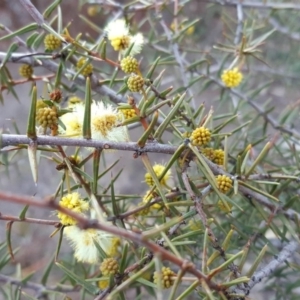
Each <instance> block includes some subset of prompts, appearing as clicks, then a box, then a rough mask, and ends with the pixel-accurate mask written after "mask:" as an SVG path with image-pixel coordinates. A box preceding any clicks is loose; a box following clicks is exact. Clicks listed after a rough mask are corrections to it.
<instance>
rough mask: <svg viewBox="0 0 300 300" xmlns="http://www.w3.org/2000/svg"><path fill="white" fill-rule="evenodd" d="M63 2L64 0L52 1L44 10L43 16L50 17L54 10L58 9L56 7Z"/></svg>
mask: <svg viewBox="0 0 300 300" xmlns="http://www.w3.org/2000/svg"><path fill="white" fill-rule="evenodd" d="M61 2H62V0H56V1H54V2H53V3H51V4H50V5H49V6H48V7H47V8H46V9H45V11H44V13H43V17H44V18H45V19H47V18H49V17H50V15H51V14H52V12H53V11H54V10H55V9H56V7H57V6H58V5H59V4H60V3H61Z"/></svg>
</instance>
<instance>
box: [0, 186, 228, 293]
mask: <svg viewBox="0 0 300 300" xmlns="http://www.w3.org/2000/svg"><path fill="white" fill-rule="evenodd" d="M0 200H3V201H8V202H12V203H18V204H22V205H24V204H27V205H31V206H36V207H41V208H45V209H51V210H53V209H54V210H58V211H60V212H62V213H64V214H67V215H69V216H71V217H72V218H74V219H76V221H77V225H78V226H79V227H80V228H82V229H88V228H94V229H99V230H102V231H105V232H108V233H111V234H113V235H116V236H119V237H121V238H124V239H128V240H131V241H133V242H135V243H138V244H140V245H143V246H145V247H147V248H148V249H149V250H150V251H151V252H152V253H153V254H156V255H159V256H160V257H161V259H162V260H167V261H170V262H172V263H173V264H175V265H177V266H178V267H180V268H186V270H187V272H189V273H191V274H193V275H195V276H196V277H197V278H198V280H199V281H204V282H205V283H206V284H207V285H208V286H209V287H210V288H211V289H212V290H215V291H222V290H224V288H221V287H220V286H219V285H218V284H216V283H214V282H213V281H211V280H210V279H209V278H208V277H207V276H206V275H204V274H203V273H202V272H200V271H199V270H198V269H197V268H196V266H195V265H194V264H192V263H189V264H188V265H187V263H186V260H184V259H181V258H179V257H177V256H176V255H174V254H172V253H170V252H169V251H167V250H165V249H164V248H162V247H160V246H159V245H157V244H156V243H154V242H152V241H149V240H147V238H146V237H145V236H144V235H143V234H142V233H141V234H140V233H136V232H133V231H130V230H126V229H123V228H118V227H116V226H111V225H110V224H106V223H104V222H98V221H97V220H89V219H86V218H85V217H83V216H81V215H79V214H77V213H74V212H73V211H71V210H68V209H66V208H64V207H61V206H60V205H58V204H57V203H55V202H54V201H53V199H51V198H50V199H44V200H43V199H36V200H34V199H32V197H30V196H23V195H22V196H21V195H17V194H12V193H7V192H4V191H0Z"/></svg>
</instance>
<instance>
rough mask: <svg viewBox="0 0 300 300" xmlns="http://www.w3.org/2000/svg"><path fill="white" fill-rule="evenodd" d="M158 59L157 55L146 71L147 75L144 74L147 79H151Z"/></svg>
mask: <svg viewBox="0 0 300 300" xmlns="http://www.w3.org/2000/svg"><path fill="white" fill-rule="evenodd" d="M159 61H160V57H158V58H157V59H156V60H155V61H154V63H153V64H152V66H151V68H150V70H149V71H148V73H147V75H146V78H148V79H151V78H152V76H153V73H154V71H155V69H156V67H157V64H158V63H159Z"/></svg>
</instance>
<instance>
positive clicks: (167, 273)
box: [153, 267, 176, 289]
mask: <svg viewBox="0 0 300 300" xmlns="http://www.w3.org/2000/svg"><path fill="white" fill-rule="evenodd" d="M174 276H176V274H175V273H174V272H173V271H172V270H171V269H170V268H167V267H162V269H161V274H159V273H158V272H154V275H153V280H154V283H155V284H158V283H159V281H161V286H162V288H163V289H168V288H170V287H171V286H172V285H173V284H174V281H175V280H174V279H173V277H174Z"/></svg>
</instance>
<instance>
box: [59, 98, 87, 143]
mask: <svg viewBox="0 0 300 300" xmlns="http://www.w3.org/2000/svg"><path fill="white" fill-rule="evenodd" d="M83 117H84V105H83V104H81V103H79V104H75V105H74V106H73V112H70V113H66V114H64V115H62V116H61V117H60V120H61V121H62V123H63V124H64V125H65V128H63V127H59V132H60V133H61V134H63V135H66V136H68V137H79V136H81V135H82V125H83Z"/></svg>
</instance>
